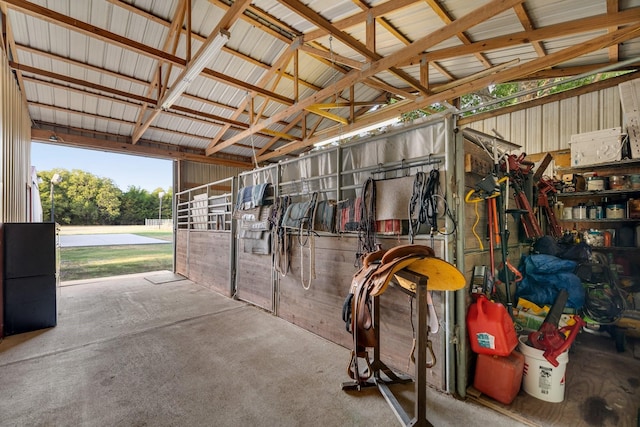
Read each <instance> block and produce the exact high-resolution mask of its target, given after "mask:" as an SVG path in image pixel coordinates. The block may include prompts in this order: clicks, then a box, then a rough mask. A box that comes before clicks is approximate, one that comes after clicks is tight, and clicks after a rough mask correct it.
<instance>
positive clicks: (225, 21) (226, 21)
mask: <svg viewBox="0 0 640 427" xmlns="http://www.w3.org/2000/svg"><path fill="white" fill-rule="evenodd" d="M249 4H251V0H236V2H235V3H233V6H231V7H230V8H229V9H228V10H227V11H226V12H225V14H224V16H223V17H222V19H221V20H220V21H219V22H218V24H217V25H216V26H215V27H214V28H213V30H212V31H211V34H210V35H209V37H208V38H207V40H206V41H205V42H204V43H203V44H202V46H201V47H200V49H199V50H198V52H196V55H195V58H194V61H193V62H195V60H197V58H198V57H200V55H201V54H202V53H203V52H204V50H205V49H206V48H207V47H208V46H209V45H210V43H211V42H213V40H214V39H215V38H216V37H218V35H219V34H220V31H222V30H227V31H228V30H229V29H230V28H231V26H232V25H233V24H234V23H235V22H236V21H237V20H238V18H239V17H240V16H241V15H242V13H243V12H244V10H245V9H246V8H247V6H248V5H249ZM189 42H191V40H190V39H189ZM193 62H190V63H189V64H187V67H186V68H185V69H184V70H183V71H182V73H181V74H180V76H178V78H177V79H176V81H180V80H182V78H183V76H184V75H186V74H187V73H188V72H189V70H190V68H191V64H192V63H193ZM210 72H212V73H214V71H212V70H206V72H205V74H209V73H210ZM233 80H237V79H233ZM164 100H165V97H163V98H162V99H161V100H160V101H159V104H162V103H163V102H164ZM160 111H161V110H160V109H156V110H154V111H153V112H152V113H151V114H150V115H149V117H147V120H145V122H144V123H143V124H141V125H140V126H139V127H138V128H137V129H136V130H135V131H134V132H133V134H132V135H131V141H132V143H133V144H135V143H136V142H137V141H138V140H139V139H140V138H141V137H142V135H143V134H144V132H145V131H146V130H147V128H148V127H149V126H150V125H151V123H153V121H154V120H155V119H156V117H158V115H160Z"/></svg>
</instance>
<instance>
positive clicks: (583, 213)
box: [571, 203, 587, 219]
mask: <svg viewBox="0 0 640 427" xmlns="http://www.w3.org/2000/svg"><path fill="white" fill-rule="evenodd" d="M571 215H572V216H573V219H587V205H584V204H582V203H581V204H579V205H578V206H574V207H573V211H572V212H571Z"/></svg>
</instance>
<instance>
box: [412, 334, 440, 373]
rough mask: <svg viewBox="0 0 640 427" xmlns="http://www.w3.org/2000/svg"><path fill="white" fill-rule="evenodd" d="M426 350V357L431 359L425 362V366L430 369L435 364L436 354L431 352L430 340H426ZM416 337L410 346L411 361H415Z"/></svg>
mask: <svg viewBox="0 0 640 427" xmlns="http://www.w3.org/2000/svg"><path fill="white" fill-rule="evenodd" d="M427 350H429V354H428V355H427V357H428V358H429V359H431V360H430V361H428V362H425V366H424V367H425V368H427V369H430V368H433V367H434V366H435V365H436V362H437V360H436V354H435V353H434V352H433V342H432V341H431V340H427ZM415 351H416V339H415V338H414V339H413V345H412V346H411V355H410V359H411V362H413V363H416V354H415Z"/></svg>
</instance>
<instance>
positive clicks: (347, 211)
mask: <svg viewBox="0 0 640 427" xmlns="http://www.w3.org/2000/svg"><path fill="white" fill-rule="evenodd" d="M361 207H362V199H361V198H360V197H358V198H356V199H349V200H346V201H344V202H342V203H340V209H339V211H340V212H339V221H340V224H339V225H338V231H339V232H345V231H358V227H359V225H360V217H361V215H360V209H361Z"/></svg>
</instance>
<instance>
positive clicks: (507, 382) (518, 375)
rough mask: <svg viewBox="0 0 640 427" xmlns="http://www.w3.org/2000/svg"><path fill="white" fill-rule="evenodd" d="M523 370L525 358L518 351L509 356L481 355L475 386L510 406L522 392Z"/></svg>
mask: <svg viewBox="0 0 640 427" xmlns="http://www.w3.org/2000/svg"><path fill="white" fill-rule="evenodd" d="M523 370H524V356H523V355H522V354H521V353H519V352H518V351H517V350H516V351H513V352H512V353H511V354H510V355H508V356H490V355H488V354H479V355H478V361H477V363H476V374H475V377H474V380H473V386H474V387H475V388H476V389H477V390H479V391H481V392H483V393H484V394H486V395H487V396H489V397H492V398H494V399H495V400H497V401H498V402H502V403H504V404H505V405H509V404H510V403H511V402H512V401H513V399H515V397H516V395H517V394H518V392H519V391H520V384H521V383H522V373H523Z"/></svg>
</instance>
